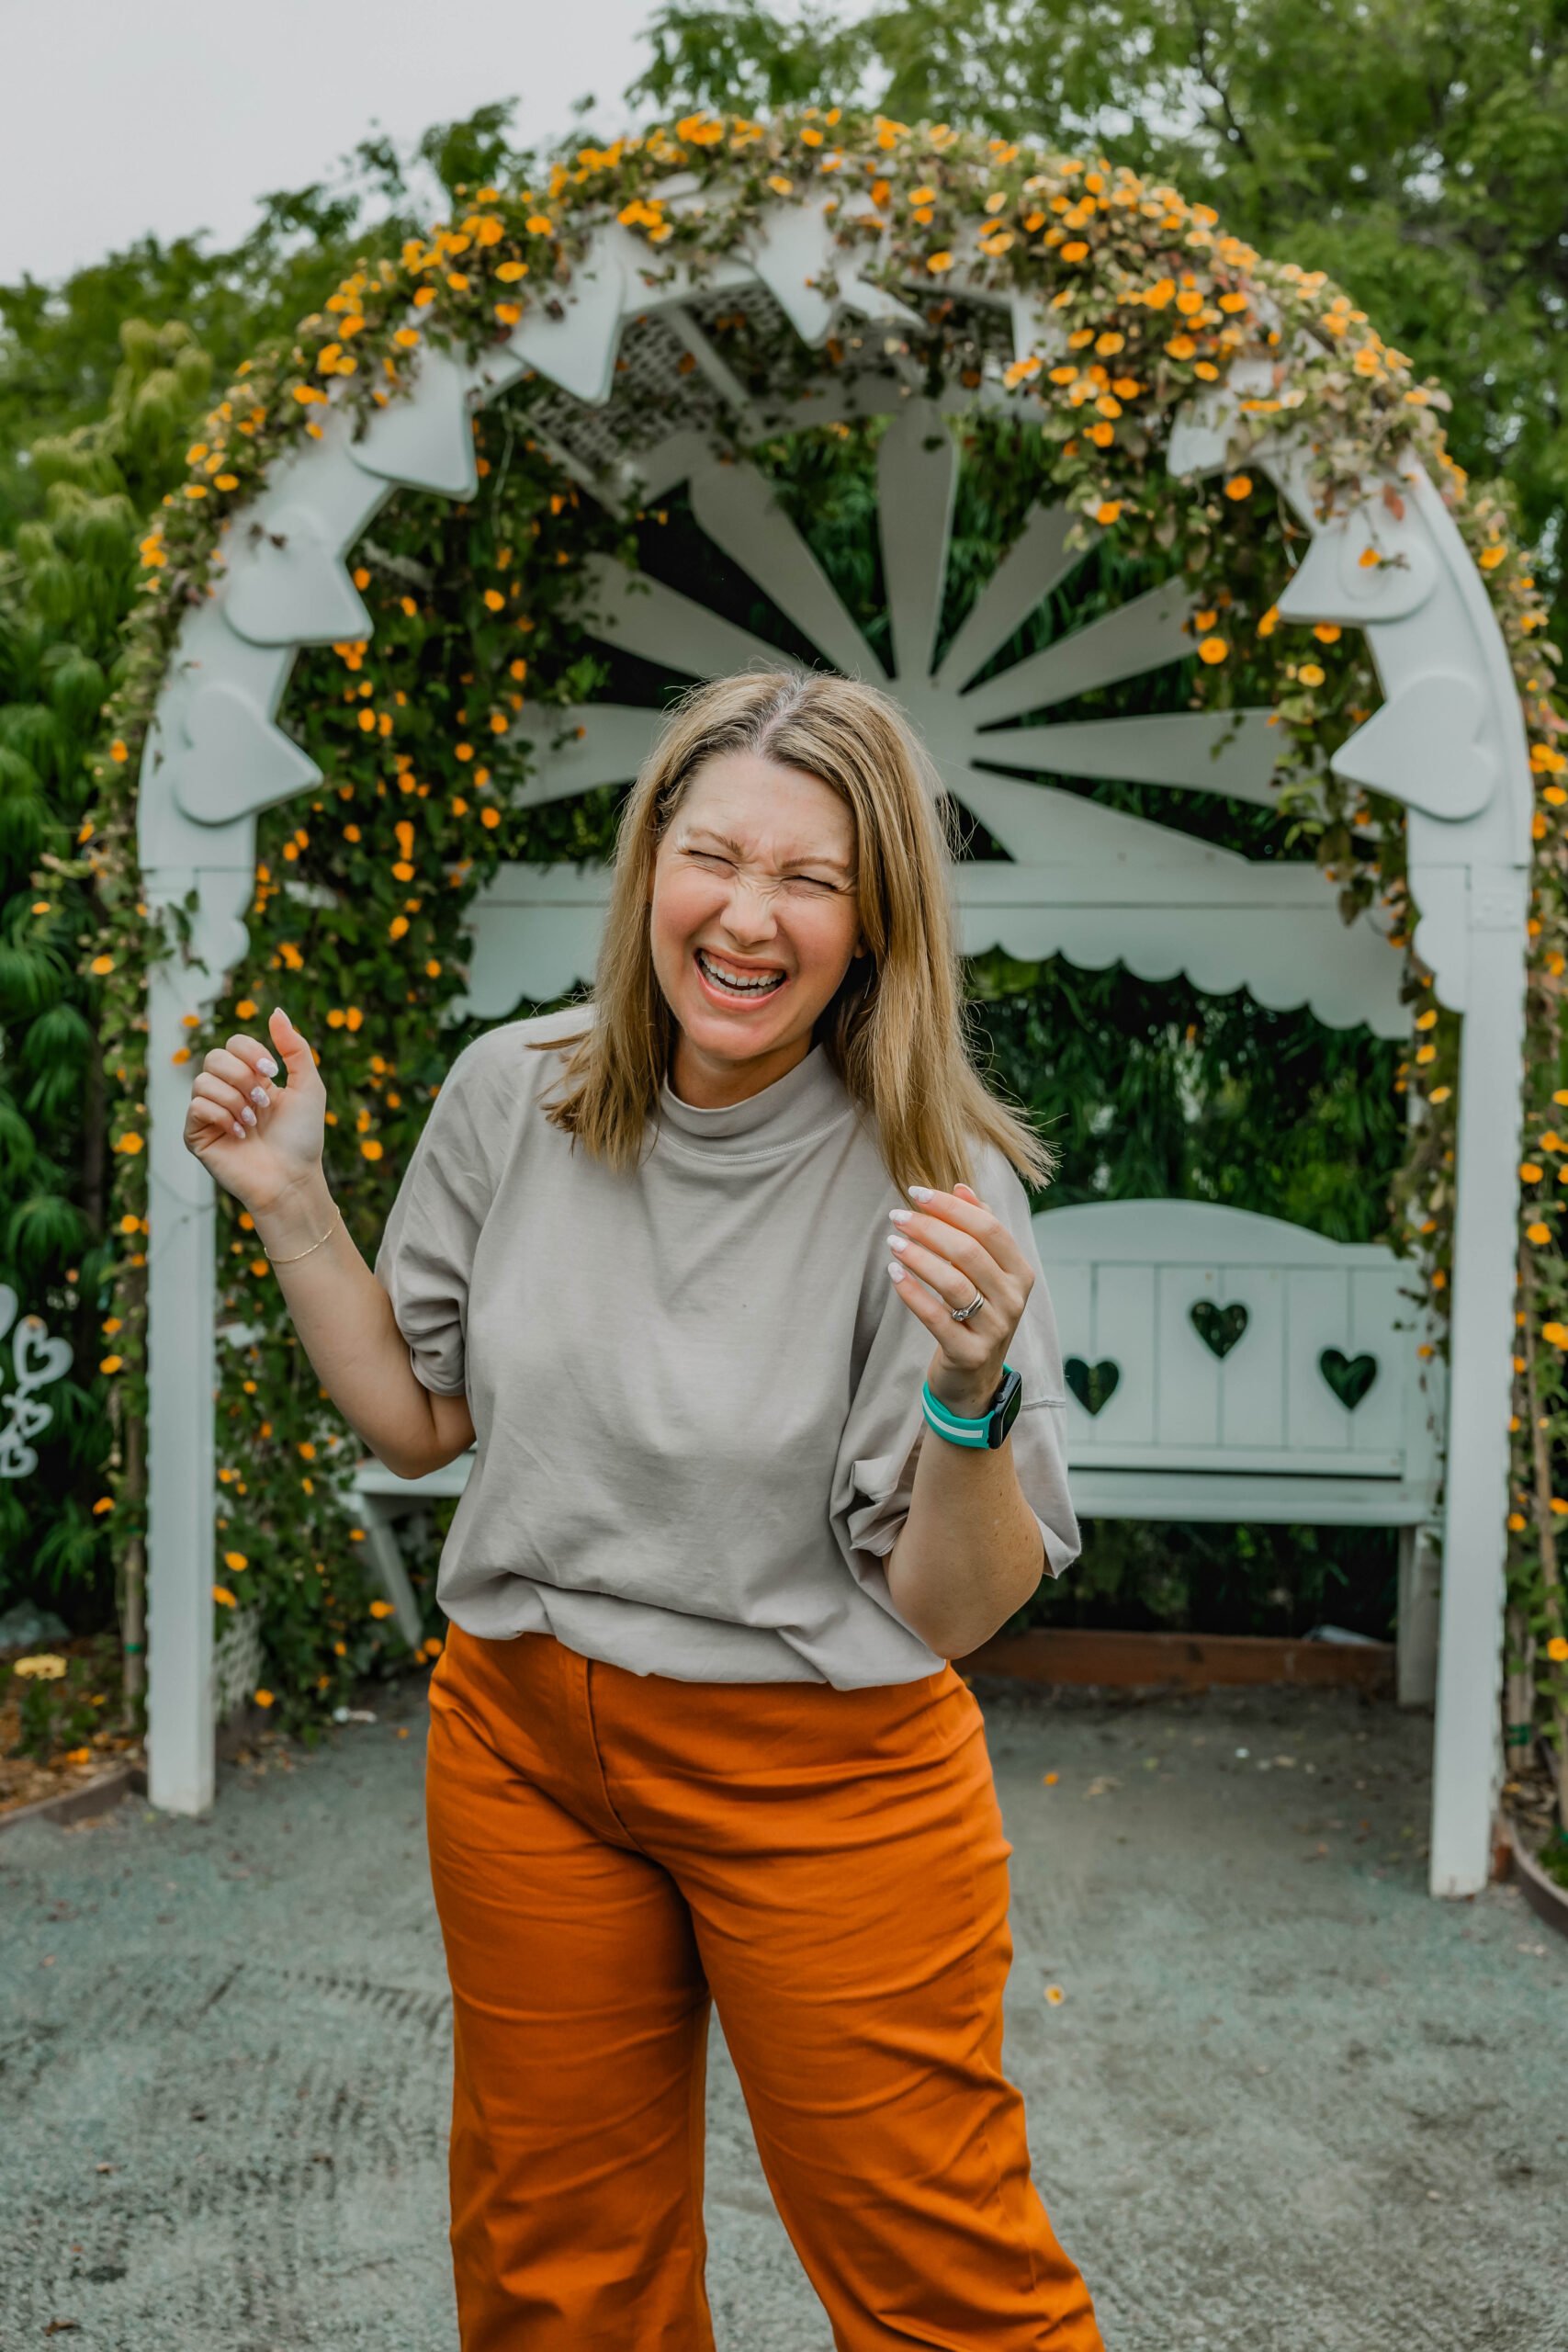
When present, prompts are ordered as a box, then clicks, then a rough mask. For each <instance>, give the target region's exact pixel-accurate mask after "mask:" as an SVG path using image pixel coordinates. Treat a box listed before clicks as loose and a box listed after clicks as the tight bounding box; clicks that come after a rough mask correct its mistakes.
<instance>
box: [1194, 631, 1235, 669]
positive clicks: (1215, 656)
mask: <svg viewBox="0 0 1568 2352" xmlns="http://www.w3.org/2000/svg"><path fill="white" fill-rule="evenodd" d="M1229 651H1230V647H1229V646H1228V645H1227V644H1226V642H1225V640H1224V638H1223V637H1205V638H1204V639H1202V640H1201V643H1200V645H1199V647H1198V659H1199V661H1200V662H1209V663H1210V664H1211V665H1213V663H1214V662H1223V661H1224V658H1225V655H1226V654H1227V653H1228V652H1229Z"/></svg>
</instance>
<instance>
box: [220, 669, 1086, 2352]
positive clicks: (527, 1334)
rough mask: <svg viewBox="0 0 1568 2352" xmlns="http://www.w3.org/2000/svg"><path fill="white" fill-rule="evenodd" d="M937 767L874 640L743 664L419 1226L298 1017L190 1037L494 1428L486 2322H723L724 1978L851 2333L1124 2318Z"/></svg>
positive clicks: (484, 1761)
mask: <svg viewBox="0 0 1568 2352" xmlns="http://www.w3.org/2000/svg"><path fill="white" fill-rule="evenodd" d="M941 807H942V802H941V800H940V794H939V786H938V782H937V779H936V777H935V775H934V774H933V773H932V772H931V768H930V766H929V764H928V763H927V762H926V759H925V756H924V754H923V752H921V750H920V748H919V745H918V744H917V742H916V741H915V740H914V738H913V737H912V736H911V734H910V732H909V730H908V727H907V725H906V724H905V722H904V720H903V719H902V718H901V717H900V716H899V714H898V712H897V708H896V707H895V706H894V705H893V704H892V703H891V702H890V701H889V700H888V699H886V697H885V696H883V695H880V694H878V693H876V692H874V690H873V689H871V688H869V687H867V686H864V685H861V684H852V683H850V682H847V681H845V680H843V679H840V678H836V677H830V676H824V675H811V676H807V677H793V678H792V677H783V676H780V675H776V674H773V673H759V674H752V675H744V676H739V677H734V678H729V679H725V680H722V681H720V682H718V683H717V684H712V685H708V686H705V687H702V688H700V689H697V690H695V691H694V692H693V693H692V694H691V695H688V696H687V698H686V699H685V700H684V702H683V703H682V705H681V706H680V707H678V708H677V709H676V710H675V711H674V712H673V713H672V714H671V717H670V718H669V720H668V721H667V723H666V725H665V727H664V729H663V731H662V733H661V735H660V740H659V742H658V744H657V746H656V748H655V750H654V752H652V754H651V756H650V758H649V761H648V763H647V764H646V766H645V768H644V770H643V773H642V775H640V776H639V778H638V779H637V785H636V786H635V788H634V789H633V791H632V793H631V796H630V797H629V799H628V801H627V804H626V811H625V814H624V817H623V820H622V822H621V827H620V832H619V837H618V843H617V854H616V859H615V871H614V877H613V885H612V892H611V899H610V907H609V912H608V917H607V922H606V926H605V931H604V944H603V948H602V951H601V954H600V957H599V964H598V971H597V978H596V985H595V989H594V992H593V997H592V1001H591V1002H590V1003H587V1004H579V1005H574V1006H572V1007H570V1009H569V1010H568V1011H566V1012H556V1013H550V1014H546V1015H543V1016H539V1017H536V1018H533V1019H527V1020H522V1021H513V1022H505V1023H502V1024H501V1025H500V1026H499V1027H498V1028H495V1029H492V1030H491V1031H490V1032H489V1033H488V1034H487V1035H484V1036H482V1037H479V1038H478V1039H477V1040H475V1041H474V1042H473V1043H472V1044H470V1045H469V1046H467V1047H466V1048H465V1049H464V1050H463V1051H462V1052H461V1053H460V1054H458V1055H457V1058H456V1060H455V1061H454V1063H453V1065H452V1068H451V1070H450V1073H449V1075H448V1077H447V1079H446V1082H445V1084H444V1085H443V1086H442V1088H441V1090H440V1093H439V1097H438V1099H437V1101H436V1103H435V1105H434V1109H433V1111H432V1113H431V1114H430V1117H429V1120H428V1122H427V1124H426V1125H425V1128H424V1130H423V1135H422V1136H421V1138H420V1141H419V1144H418V1146H417V1148H415V1150H414V1153H413V1155H412V1159H411V1161H410V1164H409V1167H408V1170H407V1171H406V1173H405V1175H404V1178H403V1181H402V1183H401V1185H400V1190H399V1192H398V1195H397V1198H396V1200H395V1202H394V1204H393V1206H392V1210H391V1214H390V1216H389V1220H388V1224H387V1227H386V1231H385V1234H384V1237H383V1239H382V1242H381V1245H380V1248H379V1250H378V1255H377V1260H376V1268H375V1273H374V1274H372V1273H371V1272H369V1271H368V1270H367V1267H366V1265H365V1263H364V1261H363V1260H362V1259H361V1258H360V1256H359V1254H358V1251H357V1250H355V1247H354V1244H353V1243H352V1241H351V1240H350V1239H349V1238H348V1237H347V1235H346V1233H345V1231H344V1227H343V1224H342V1220H341V1218H340V1217H339V1216H338V1215H337V1213H336V1211H335V1210H334V1208H333V1203H332V1200H331V1197H330V1195H329V1193H328V1191H327V1186H326V1180H325V1177H324V1175H323V1173H322V1170H321V1139H322V1132H323V1119H322V1113H323V1106H324V1103H325V1094H324V1091H323V1087H322V1083H321V1077H320V1075H319V1073H318V1071H317V1069H316V1065H315V1057H314V1056H313V1054H312V1052H311V1049H310V1046H308V1045H307V1043H306V1041H305V1040H304V1038H303V1037H301V1036H300V1035H299V1032H298V1031H296V1030H295V1029H293V1028H292V1027H291V1025H290V1024H289V1023H288V1019H287V1017H286V1015H285V1014H284V1013H283V1012H281V1011H280V1010H279V1011H276V1012H274V1013H273V1014H272V1016H271V1023H270V1027H271V1035H272V1038H273V1041H274V1043H275V1045H276V1048H277V1052H278V1055H279V1057H281V1059H282V1061H283V1063H284V1065H285V1066H286V1068H287V1071H288V1085H287V1087H286V1088H285V1089H284V1090H283V1091H276V1089H275V1088H274V1087H273V1086H272V1085H271V1084H270V1083H269V1082H268V1081H269V1080H272V1079H273V1078H275V1077H276V1075H277V1066H276V1062H275V1061H274V1060H273V1058H272V1057H271V1056H270V1055H268V1054H267V1053H266V1052H265V1048H264V1047H262V1046H260V1045H259V1044H258V1043H257V1041H256V1040H254V1038H251V1037H247V1036H244V1035H239V1036H235V1037H233V1038H231V1040H230V1042H229V1045H228V1046H227V1047H226V1048H222V1049H220V1050H217V1051H214V1052H212V1053H209V1055H208V1056H207V1057H206V1059H205V1062H204V1064H203V1066H202V1069H201V1070H200V1072H199V1073H198V1074H197V1078H196V1080H195V1084H194V1087H193V1100H192V1104H191V1113H190V1120H189V1125H188V1126H187V1130H186V1139H187V1141H188V1143H189V1145H190V1148H191V1149H192V1150H193V1151H195V1152H196V1153H197V1155H198V1156H199V1157H200V1158H201V1159H203V1161H204V1162H205V1163H206V1164H207V1165H208V1166H209V1167H210V1168H211V1170H212V1171H213V1173H214V1175H215V1176H216V1177H217V1178H218V1179H219V1181H220V1182H221V1183H223V1184H224V1185H226V1186H227V1187H228V1188H229V1190H231V1192H233V1193H236V1194H237V1195H238V1196H239V1197H240V1198H241V1199H242V1200H243V1201H244V1202H245V1203H246V1204H247V1205H248V1207H249V1208H250V1210H251V1212H252V1215H253V1216H254V1219H255V1223H256V1226H257V1227H258V1229H259V1231H260V1234H261V1237H262V1242H263V1246H264V1248H265V1250H266V1251H267V1254H268V1256H269V1257H271V1258H272V1259H273V1261H274V1262H275V1263H276V1265H277V1267H278V1269H279V1279H280V1280H281V1282H282V1283H283V1285H284V1293H285V1296H286V1298H287V1300H288V1307H289V1311H290V1313H291V1315H292V1317H293V1318H294V1322H295V1325H296V1328H297V1329H298V1330H299V1335H300V1338H301V1340H302V1341H303V1343H304V1346H305V1348H306V1350H307V1351H308V1352H309V1354H310V1360H311V1362H312V1363H313V1364H314V1365H315V1367H316V1370H317V1372H318V1374H320V1377H321V1381H322V1383H323V1385H324V1386H325V1388H326V1389H327V1391H328V1393H329V1394H330V1395H331V1396H332V1397H333V1400H334V1402H335V1403H336V1405H337V1406H338V1408H339V1409H340V1410H341V1411H342V1412H343V1413H344V1417H345V1418H346V1419H347V1420H348V1421H349V1422H350V1423H351V1424H352V1425H353V1427H354V1428H355V1430H357V1431H358V1433H359V1435H360V1436H361V1437H362V1438H363V1439H364V1441H365V1442H366V1444H367V1446H368V1447H369V1448H370V1449H371V1451H372V1452H373V1453H375V1454H377V1455H378V1457H379V1459H380V1460H381V1461H382V1462H384V1463H385V1464H387V1465H388V1466H389V1468H391V1469H392V1470H394V1471H396V1472H397V1473H398V1474H399V1475H400V1476H404V1477H411V1478H412V1477H416V1476H419V1475H420V1474H421V1473H423V1472H425V1471H429V1470H433V1469H434V1468H435V1467H436V1466H437V1465H438V1464H442V1463H446V1462H449V1461H451V1460H452V1459H453V1457H454V1456H455V1455H457V1454H458V1453H462V1452H463V1451H464V1450H465V1449H466V1448H467V1447H468V1445H469V1444H470V1442H473V1441H474V1440H475V1439H476V1438H477V1441H478V1449H477V1453H476V1456H475V1460H474V1465H473V1470H472V1474H471V1476H470V1477H469V1480H468V1487H467V1488H466V1490H465V1492H464V1494H463V1497H462V1499H461V1501H460V1502H459V1504H458V1507H457V1513H456V1516H455V1518H454V1520H453V1522H452V1528H451V1532H450V1533H449V1535H448V1537H447V1540H446V1547H445V1550H444V1553H443V1556H442V1563H441V1572H440V1583H439V1598H440V1600H441V1602H442V1605H443V1607H444V1609H445V1611H446V1616H447V1618H448V1621H449V1625H450V1631H449V1634H448V1638H447V1643H446V1649H445V1652H444V1654H443V1656H442V1657H441V1661H440V1664H439V1666H438V1667H437V1668H436V1670H435V1673H434V1676H433V1678H432V1682H431V1734H430V1745H429V1752H428V1763H427V1799H428V1807H427V1810H428V1822H429V1838H430V1852H431V1864H432V1872H433V1877H434V1889H435V1898H436V1904H437V1907H438V1910H439V1913H440V1918H441V1926H442V1932H443V1936H444V1939H445V1943H446V1960H447V1965H448V1969H449V1972H450V1974H451V1979H452V1990H453V1999H454V2014H455V2039H456V2086H455V2093H454V2105H453V2124H452V2142H451V2191H452V2227H451V2244H452V2249H453V2257H454V2265H455V2270H456V2278H457V2307H458V2314H459V2320H460V2326H461V2335H462V2344H463V2347H464V2352H709V2347H711V2346H712V2344H713V2335H712V2330H711V2326H710V2323H709V2316H708V2305H707V2299H706V2293H705V2285H704V2259H705V2236H704V2228H703V2121H704V2069H705V2054H706V2046H707V2031H708V2020H709V2011H710V2007H711V2004H712V2002H713V2001H714V2000H715V1999H716V2001H717V2004H718V2009H719V2015H720V2020H721V2023H722V2025H723V2029H724V2035H725V2040H726V2042H727V2044H728V2049H729V2051H730V2053H731V2055H732V2057H733V2059H734V2063H735V2065H736V2069H737V2071H738V2073H739V2077H740V2082H741V2086H742V2088H743V2090H744V2093H745V2097H746V2100H747V2105H748V2109H749V2110H750V2117H751V2121H752V2125H753V2128H754V2131H755V2133H756V2139H757V2146H758V2150H759V2153H760V2154H761V2162H762V2165H763V2168H764V2170H765V2172H766V2175H767V2177H768V2181H769V2185H770V2187H771V2188H772V2190H773V2196H774V2199H775V2200H776V2202H777V2205H778V2209H779V2211H780V2214H781V2215H782V2217H783V2220H784V2225H785V2227H786V2229H787V2230H788V2232H789V2234H790V2236H791V2238H792V2240H793V2242H794V2244H795V2248H796V2250H797V2252H798V2253H799V2255H800V2257H801V2260H802V2262H803V2263H804V2264H805V2267H806V2268H807V2272H808V2274H809V2276H810V2278H811V2280H812V2283H813V2285H814V2286H815V2287H816V2289H817V2291H818V2294H819V2295H820V2297H821V2299H822V2301H823V2303H824V2304H825V2305H826V2307H827V2310H828V2312H829V2318H830V2321H831V2324H832V2329H833V2340H834V2343H835V2345H836V2346H839V2347H840V2352H880V2348H881V2347H885V2346H886V2347H892V2346H901V2347H902V2346H910V2345H933V2346H953V2347H959V2346H962V2347H964V2352H976V2347H979V2346H986V2347H994V2352H1023V2347H1025V2346H1029V2347H1036V2346H1047V2345H1048V2346H1051V2347H1053V2352H1096V2347H1099V2346H1100V2334H1099V2330H1098V2328H1097V2326H1096V2323H1095V2319H1094V2313H1093V2310H1092V2307H1091V2304H1090V2300H1089V2292H1088V2290H1087V2289H1086V2287H1085V2285H1084V2283H1083V2280H1082V2279H1081V2278H1080V2277H1079V2275H1078V2273H1077V2269H1076V2268H1075V2267H1074V2266H1073V2264H1072V2263H1071V2262H1070V2261H1069V2259H1068V2258H1067V2256H1066V2255H1065V2254H1064V2252H1063V2251H1062V2248H1061V2247H1060V2245H1058V2243H1057V2241H1056V2239H1055V2236H1054V2234H1053V2233H1052V2229H1051V2225H1050V2222H1048V2220H1047V2218H1046V2215H1045V2211H1044V2209H1043V2205H1042V2203H1041V2201H1040V2199H1039V2196H1038V2194H1037V2192H1036V2190H1035V2188H1034V2187H1033V2185H1032V2178H1031V2173H1030V2156H1029V2150H1028V2146H1027V2143H1026V2138H1025V2127H1024V2114H1023V2106H1022V2100H1021V2096H1020V2094H1019V2093H1018V2091H1017V2090H1016V2088H1015V2087H1014V2086H1012V2085H1011V2084H1010V2082H1009V2080H1008V2079H1007V2077H1006V2076H1005V2075H1004V2073H1003V2071H1002V2066H1001V2041H1002V1996H1003V1989H1004V1986H1005V1985H1006V1981H1007V1976H1008V1970H1009V1964H1010V1960H1011V1957H1012V1944H1011V1938H1010V1928H1009V1923H1008V1880H1007V1858H1008V1856H1009V1855H1010V1853H1011V1851H1012V1849H1011V1846H1010V1844H1009V1842H1008V1841H1007V1839H1006V1838H1005V1837H1004V1835H1003V1830H1002V1823H1001V1815H1000V1811H999V1808H998V1803H997V1797H996V1791H995V1786H994V1782H993V1780H992V1776H991V1768H990V1760H989V1757H988V1754H987V1747H986V1739H985V1728H984V1722H983V1718H982V1716H981V1713H980V1710H979V1708H978V1706H977V1704H976V1701H975V1699H974V1697H973V1695H972V1694H971V1692H970V1691H969V1689H968V1686H967V1685H966V1683H965V1682H964V1679H963V1677H962V1676H961V1675H959V1674H958V1673H957V1672H956V1671H955V1669H954V1668H953V1664H952V1662H951V1661H952V1659H953V1658H954V1657H963V1656H964V1654H965V1653H966V1652H968V1651H970V1650H972V1649H974V1648H975V1647H976V1645H978V1644H979V1643H980V1642H982V1641H984V1640H985V1639H986V1638H987V1636H988V1635H989V1634H992V1633H994V1632H995V1631H996V1630H997V1628H998V1626H999V1625H1001V1624H1002V1623H1005V1621H1006V1620H1007V1619H1008V1618H1009V1617H1010V1616H1011V1615H1012V1614H1013V1612H1014V1611H1016V1610H1017V1609H1018V1608H1019V1607H1020V1606H1021V1603H1022V1602H1023V1601H1025V1600H1027V1599H1028V1598H1029V1596H1030V1594H1031V1593H1032V1591H1033V1590H1034V1589H1035V1587H1036V1585H1037V1584H1038V1582H1039V1579H1040V1577H1041V1574H1042V1572H1043V1571H1049V1572H1050V1573H1051V1574H1053V1575H1055V1574H1059V1573H1060V1572H1061V1570H1062V1569H1063V1568H1064V1567H1065V1566H1066V1565H1067V1563H1068V1561H1069V1560H1071V1559H1072V1558H1073V1557H1074V1556H1075V1555H1076V1554H1077V1546H1078V1530H1077V1521H1076V1520H1075V1518H1074V1515H1073V1510H1072V1506H1071V1503H1070V1501H1069V1499H1068V1495H1067V1489H1066V1481H1065V1476H1064V1457H1063V1444H1062V1428H1061V1408H1062V1404H1063V1396H1064V1391H1063V1385H1062V1368H1061V1358H1060V1351H1059V1347H1058V1343H1057V1338H1056V1332H1055V1323H1054V1319H1053V1316H1052V1311H1051V1306H1050V1301H1049V1298H1048V1296H1047V1294H1046V1289H1045V1284H1044V1282H1043V1277H1042V1275H1041V1272H1040V1265H1039V1260H1038V1258H1037V1256H1036V1253H1035V1250H1034V1248H1033V1244H1032V1238H1031V1231H1030V1223H1029V1208H1028V1199H1027V1195H1026V1193H1025V1192H1024V1189H1023V1185H1022V1183H1021V1181H1020V1175H1019V1172H1018V1171H1020V1170H1021V1171H1023V1172H1024V1173H1027V1174H1029V1175H1031V1176H1032V1177H1033V1178H1035V1179H1036V1181H1040V1180H1043V1178H1044V1176H1045V1175H1047V1174H1048V1173H1049V1171H1050V1166H1051V1160H1050V1156H1049V1154H1048V1153H1047V1151H1046V1150H1045V1149H1044V1148H1043V1146H1042V1145H1041V1144H1040V1143H1039V1141H1038V1140H1037V1139H1036V1138H1035V1137H1034V1136H1032V1135H1031V1134H1030V1133H1029V1131H1028V1130H1027V1129H1026V1128H1025V1127H1024V1126H1023V1125H1021V1122H1020V1121H1019V1120H1018V1119H1017V1118H1015V1116H1014V1114H1012V1113H1011V1112H1010V1111H1008V1110H1007V1109H1005V1108H1004V1107H1003V1106H1002V1105H1001V1104H1000V1103H998V1102H996V1101H995V1100H994V1099H993V1098H992V1097H991V1096H990V1095H989V1094H988V1093H987V1091H986V1089H985V1087H984V1086H983V1085H982V1083H981V1081H980V1080H979V1078H978V1076H977V1075H976V1072H975V1070H974V1069H973V1068H972V1067H971V1065H970V1063H969V1061H968V1059H967V1057H966V1055H965V1051H964V1042H963V1025H962V1012H961V1003H960V996H959V989H958V964H957V958H956V953H955V948H954V943H953V929H952V919H951V913H950V908H949V899H948V882H949V876H948V867H947V857H948V848H949V844H948V842H947V841H946V839H945V837H944V834H943V831H942V820H941V817H940V815H939V809H940V808H941ZM971 1177H974V1178H975V1179H976V1183H975V1184H973V1185H972V1184H971V1182H970V1181H969V1180H970V1178H971ZM889 1277H891V1280H890V1279H889Z"/></svg>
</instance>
